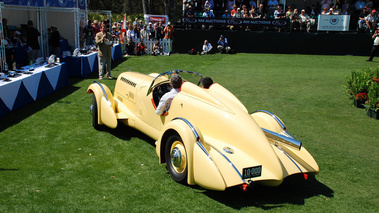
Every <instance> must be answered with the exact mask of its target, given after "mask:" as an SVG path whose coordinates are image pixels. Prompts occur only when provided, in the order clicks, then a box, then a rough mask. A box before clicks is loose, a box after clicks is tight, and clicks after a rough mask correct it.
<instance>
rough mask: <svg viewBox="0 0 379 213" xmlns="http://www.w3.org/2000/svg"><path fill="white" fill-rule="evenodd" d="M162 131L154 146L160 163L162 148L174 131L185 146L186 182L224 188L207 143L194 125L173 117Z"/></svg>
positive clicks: (210, 187)
mask: <svg viewBox="0 0 379 213" xmlns="http://www.w3.org/2000/svg"><path fill="white" fill-rule="evenodd" d="M163 132H164V134H163V136H162V137H161V139H160V140H159V141H157V146H156V151H157V154H158V156H159V159H160V163H164V159H165V156H164V155H165V150H164V148H165V146H166V140H167V138H168V136H169V135H170V134H172V133H174V132H176V133H178V134H179V135H180V137H181V138H182V140H183V143H184V146H185V147H186V152H187V158H188V177H187V183H188V184H189V185H194V184H198V185H200V186H202V187H204V188H208V189H213V190H225V183H224V181H223V179H222V176H221V174H220V173H219V171H218V169H217V167H216V165H215V164H214V162H213V161H212V159H211V158H210V156H209V154H208V153H207V151H206V150H207V148H206V147H207V145H204V139H203V136H202V135H201V132H200V131H199V129H198V128H197V127H196V126H194V125H192V124H191V123H190V122H189V121H188V120H186V119H184V118H175V119H173V120H172V121H171V122H170V123H168V124H167V125H166V126H165V128H164V130H163ZM208 148H209V147H208Z"/></svg>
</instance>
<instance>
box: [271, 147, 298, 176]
mask: <svg viewBox="0 0 379 213" xmlns="http://www.w3.org/2000/svg"><path fill="white" fill-rule="evenodd" d="M276 148H278V149H279V150H280V151H281V152H282V153H283V154H284V155H285V156H287V158H288V159H290V160H291V161H292V163H293V164H295V166H296V167H297V168H298V169H299V171H300V172H301V173H303V170H301V169H300V167H299V165H297V163H296V162H295V161H294V160H293V159H292V158H291V156H289V155H288V154H287V153H286V152H285V151H284V150H283V149H281V148H280V147H279V146H276Z"/></svg>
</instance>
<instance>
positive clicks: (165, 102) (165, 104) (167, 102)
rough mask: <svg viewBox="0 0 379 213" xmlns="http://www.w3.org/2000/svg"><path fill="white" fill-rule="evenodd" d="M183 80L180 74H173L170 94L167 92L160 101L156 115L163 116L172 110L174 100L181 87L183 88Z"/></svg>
mask: <svg viewBox="0 0 379 213" xmlns="http://www.w3.org/2000/svg"><path fill="white" fill-rule="evenodd" d="M182 83H183V80H182V77H180V75H178V74H173V75H172V76H171V78H170V85H171V87H172V89H171V91H170V92H167V93H166V94H164V95H163V96H162V98H161V100H159V104H158V106H157V109H156V110H155V113H156V114H157V115H163V114H165V112H167V111H168V110H169V109H170V106H171V102H172V99H174V98H175V96H176V95H177V94H178V93H179V92H180V87H181V86H182Z"/></svg>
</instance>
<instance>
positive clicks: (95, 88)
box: [87, 81, 117, 129]
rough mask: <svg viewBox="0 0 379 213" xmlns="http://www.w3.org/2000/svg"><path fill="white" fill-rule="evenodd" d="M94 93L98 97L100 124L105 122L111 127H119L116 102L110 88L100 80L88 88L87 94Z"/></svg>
mask: <svg viewBox="0 0 379 213" xmlns="http://www.w3.org/2000/svg"><path fill="white" fill-rule="evenodd" d="M89 93H93V94H94V95H95V97H96V103H97V113H98V116H97V117H98V124H104V125H106V126H108V127H110V128H113V129H114V128H116V127H117V118H116V113H115V102H114V99H113V96H112V93H111V91H110V90H109V88H108V87H107V86H106V85H104V84H101V83H99V82H96V81H95V82H94V83H93V84H91V85H90V86H89V87H88V89H87V94H89Z"/></svg>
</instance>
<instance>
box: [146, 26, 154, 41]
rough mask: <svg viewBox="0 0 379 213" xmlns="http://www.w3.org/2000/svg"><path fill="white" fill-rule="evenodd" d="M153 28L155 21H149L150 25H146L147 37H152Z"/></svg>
mask: <svg viewBox="0 0 379 213" xmlns="http://www.w3.org/2000/svg"><path fill="white" fill-rule="evenodd" d="M153 29H154V27H153V23H151V22H149V25H148V26H147V27H146V33H147V39H151V33H152V31H153Z"/></svg>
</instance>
